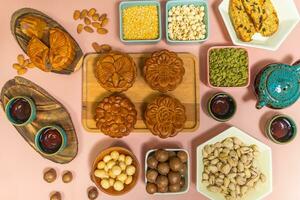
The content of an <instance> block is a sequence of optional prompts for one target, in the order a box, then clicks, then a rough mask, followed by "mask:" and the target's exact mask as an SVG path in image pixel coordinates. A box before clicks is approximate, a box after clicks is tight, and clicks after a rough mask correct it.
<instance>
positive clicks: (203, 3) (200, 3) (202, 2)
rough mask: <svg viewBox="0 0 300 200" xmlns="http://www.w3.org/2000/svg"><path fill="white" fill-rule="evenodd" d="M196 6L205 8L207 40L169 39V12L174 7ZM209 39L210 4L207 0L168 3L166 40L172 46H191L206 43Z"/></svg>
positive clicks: (184, 0) (185, 0)
mask: <svg viewBox="0 0 300 200" xmlns="http://www.w3.org/2000/svg"><path fill="white" fill-rule="evenodd" d="M191 4H194V5H196V6H204V12H205V16H204V24H205V25H206V34H205V38H204V39H203V40H172V39H171V38H169V30H168V25H169V22H168V15H169V14H168V13H169V10H170V9H171V8H172V7H174V6H183V5H191ZM208 37H209V12H208V3H207V0H176V1H175V0H173V1H167V3H166V38H167V42H168V43H171V44H190V43H199V42H204V41H206V40H207V39H208Z"/></svg>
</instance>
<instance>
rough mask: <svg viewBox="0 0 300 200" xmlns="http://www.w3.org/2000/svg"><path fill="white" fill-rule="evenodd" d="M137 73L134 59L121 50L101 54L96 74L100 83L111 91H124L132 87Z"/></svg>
mask: <svg viewBox="0 0 300 200" xmlns="http://www.w3.org/2000/svg"><path fill="white" fill-rule="evenodd" d="M136 74H137V69H136V65H135V63H134V61H133V59H132V58H131V57H130V56H129V55H127V54H125V53H121V52H110V53H107V54H103V55H102V56H100V58H99V60H98V61H97V64H96V67H95V75H96V77H97V79H98V82H99V83H100V85H101V86H102V87H103V88H105V89H106V90H108V91H110V92H123V91H126V90H128V89H129V88H130V87H132V85H133V83H134V82H135V79H136Z"/></svg>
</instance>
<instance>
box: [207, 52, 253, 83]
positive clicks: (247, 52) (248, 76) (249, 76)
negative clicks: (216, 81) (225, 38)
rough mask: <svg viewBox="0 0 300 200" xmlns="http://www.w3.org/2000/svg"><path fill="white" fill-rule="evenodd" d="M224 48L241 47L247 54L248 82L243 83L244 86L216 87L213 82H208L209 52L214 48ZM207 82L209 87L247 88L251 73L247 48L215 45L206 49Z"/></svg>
mask: <svg viewBox="0 0 300 200" xmlns="http://www.w3.org/2000/svg"><path fill="white" fill-rule="evenodd" d="M226 48H229V49H232V48H234V49H243V50H244V51H245V52H246V54H247V57H248V66H247V67H248V82H247V83H246V84H245V85H244V86H241V87H218V86H214V85H213V84H211V82H210V74H209V69H210V63H209V55H210V52H211V51H212V50H214V49H226ZM206 71H207V83H208V86H209V87H211V88H218V89H220V88H224V89H225V88H247V87H248V86H249V85H250V77H251V73H250V67H249V54H248V51H247V49H245V48H243V47H238V46H215V47H211V48H209V49H208V52H207V70H206Z"/></svg>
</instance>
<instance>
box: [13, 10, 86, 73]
mask: <svg viewBox="0 0 300 200" xmlns="http://www.w3.org/2000/svg"><path fill="white" fill-rule="evenodd" d="M28 15H29V16H37V17H40V18H42V19H43V20H45V21H46V22H47V24H48V27H49V28H59V29H61V30H63V31H65V32H66V33H67V34H69V33H68V31H66V29H65V28H64V27H63V26H61V25H60V24H59V23H57V22H56V21H55V20H53V19H52V18H50V17H49V16H47V15H46V14H44V13H42V12H40V11H38V10H35V9H32V8H21V9H19V10H17V11H16V12H14V14H13V15H12V17H11V21H10V28H11V32H12V34H13V36H14V37H15V39H16V40H17V42H18V44H19V46H20V47H21V48H22V50H23V51H24V53H25V54H27V45H28V42H29V41H30V38H29V37H28V36H26V35H25V34H23V33H22V31H21V29H20V20H21V19H22V17H25V16H28ZM48 36H49V35H48V34H46V36H45V37H44V38H42V41H43V42H44V43H45V44H47V46H49V39H48ZM69 36H70V38H71V39H72V40H73V42H74V44H75V51H76V55H75V58H74V61H73V62H72V63H71V64H70V65H69V67H68V68H67V69H64V70H62V71H55V70H52V71H51V72H54V73H57V74H71V73H73V72H74V71H77V70H78V69H79V68H80V67H81V65H82V57H83V53H82V50H81V48H80V46H79V45H78V43H77V42H76V40H75V39H74V38H73V37H72V36H71V35H70V34H69Z"/></svg>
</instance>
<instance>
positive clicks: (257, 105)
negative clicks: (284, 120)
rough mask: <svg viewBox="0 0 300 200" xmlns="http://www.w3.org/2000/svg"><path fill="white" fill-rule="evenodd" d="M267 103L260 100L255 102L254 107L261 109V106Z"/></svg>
mask: <svg viewBox="0 0 300 200" xmlns="http://www.w3.org/2000/svg"><path fill="white" fill-rule="evenodd" d="M266 105H267V103H266V102H265V101H262V100H260V101H259V102H258V103H257V104H256V108H257V109H261V108H263V107H265V106H266Z"/></svg>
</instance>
